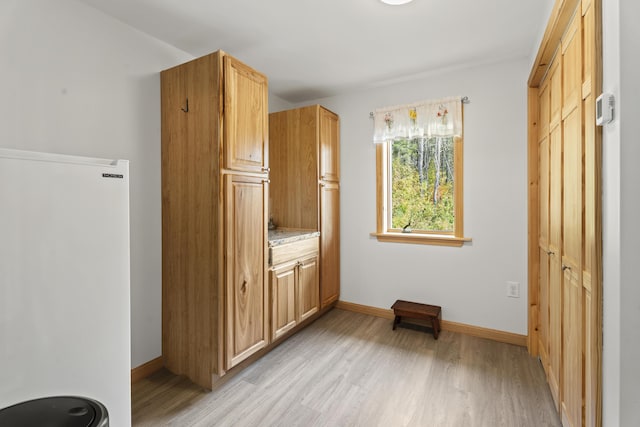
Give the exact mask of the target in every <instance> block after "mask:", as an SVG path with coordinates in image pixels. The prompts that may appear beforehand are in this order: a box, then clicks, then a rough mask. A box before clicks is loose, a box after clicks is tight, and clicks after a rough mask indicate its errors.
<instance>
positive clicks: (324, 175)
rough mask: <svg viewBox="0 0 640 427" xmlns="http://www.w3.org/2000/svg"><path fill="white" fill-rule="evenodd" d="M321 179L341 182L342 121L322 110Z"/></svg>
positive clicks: (329, 112)
mask: <svg viewBox="0 0 640 427" xmlns="http://www.w3.org/2000/svg"><path fill="white" fill-rule="evenodd" d="M320 179H321V180H326V181H338V180H340V120H339V119H338V116H337V115H335V114H334V113H332V112H331V111H329V110H325V109H324V108H320Z"/></svg>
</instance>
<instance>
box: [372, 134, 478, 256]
mask: <svg viewBox="0 0 640 427" xmlns="http://www.w3.org/2000/svg"><path fill="white" fill-rule="evenodd" d="M390 150H391V147H390V144H389V143H387V142H383V143H380V144H376V216H377V220H376V232H375V233H371V235H372V236H374V237H376V238H377V239H378V241H380V242H393V243H414V244H423V245H438V246H457V247H460V246H462V245H463V244H464V242H470V241H471V238H469V237H464V206H463V195H464V191H463V169H464V165H463V137H462V136H455V137H454V139H453V157H454V172H453V175H454V195H453V200H454V215H455V219H454V231H453V232H440V233H438V232H434V231H426V230H413V231H412V232H411V233H403V232H401V231H396V230H394V229H391V228H390V224H389V222H390V219H389V218H390V217H389V215H390V213H389V192H390V185H391V182H390V180H389V170H390V168H391V164H390Z"/></svg>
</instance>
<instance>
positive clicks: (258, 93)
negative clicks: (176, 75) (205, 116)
mask: <svg viewBox="0 0 640 427" xmlns="http://www.w3.org/2000/svg"><path fill="white" fill-rule="evenodd" d="M267 92H268V88H267V78H266V77H265V76H264V75H263V74H260V73H258V72H257V71H255V70H254V69H252V68H251V67H249V66H247V65H245V64H243V63H242V62H240V61H238V60H237V59H235V58H233V57H231V56H225V57H224V141H223V152H224V167H225V168H227V169H232V170H235V171H246V172H264V171H266V170H267V167H268V162H269V152H268V149H269V148H268V144H267V141H268V120H269V119H268V115H267V114H268V104H267V102H268V101H267Z"/></svg>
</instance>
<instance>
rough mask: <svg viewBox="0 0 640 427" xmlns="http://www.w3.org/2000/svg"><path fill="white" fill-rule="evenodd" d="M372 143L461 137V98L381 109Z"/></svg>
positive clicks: (376, 116)
mask: <svg viewBox="0 0 640 427" xmlns="http://www.w3.org/2000/svg"><path fill="white" fill-rule="evenodd" d="M373 121H374V133H373V142H374V143H376V144H380V143H383V142H391V141H393V140H396V139H404V138H419V137H422V138H432V137H452V136H462V98H461V97H459V96H458V97H449V98H442V99H433V100H428V101H422V102H414V103H412V104H406V105H396V106H393V107H385V108H378V109H377V110H375V112H374V113H373Z"/></svg>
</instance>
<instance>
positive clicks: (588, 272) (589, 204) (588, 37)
mask: <svg viewBox="0 0 640 427" xmlns="http://www.w3.org/2000/svg"><path fill="white" fill-rule="evenodd" d="M600 5H601V3H600V2H599V1H597V0H583V1H582V26H583V30H582V35H583V39H582V40H583V43H582V52H583V57H582V63H583V67H582V70H583V77H582V81H583V91H582V97H583V117H584V242H583V243H584V259H583V268H582V270H583V274H582V283H583V292H584V325H585V331H584V337H585V342H584V372H585V374H584V408H585V409H584V425H585V426H589V427H591V426H597V425H599V422H600V417H599V411H600V410H599V400H600V379H601V377H602V371H601V366H600V360H601V354H602V296H601V295H602V292H601V291H602V290H601V284H602V283H601V269H600V263H599V261H598V260H600V259H602V252H601V247H600V243H601V240H600V238H599V236H601V235H602V231H601V228H600V223H599V213H600V212H601V211H602V206H601V197H599V196H600V182H601V177H600V167H599V165H600V164H601V163H602V160H601V155H602V154H601V153H602V145H601V143H602V139H601V128H599V127H598V126H596V123H595V98H596V97H597V96H598V94H599V93H600V92H601V86H602V83H601V81H600V78H599V76H601V74H600V73H601V69H600V67H599V66H598V63H597V59H596V58H597V57H598V43H599V40H598V38H599V36H600V33H601V30H600V27H599V22H601V13H602V12H601V7H600Z"/></svg>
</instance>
